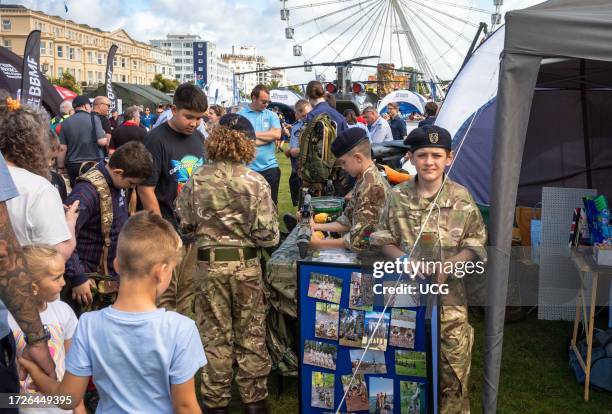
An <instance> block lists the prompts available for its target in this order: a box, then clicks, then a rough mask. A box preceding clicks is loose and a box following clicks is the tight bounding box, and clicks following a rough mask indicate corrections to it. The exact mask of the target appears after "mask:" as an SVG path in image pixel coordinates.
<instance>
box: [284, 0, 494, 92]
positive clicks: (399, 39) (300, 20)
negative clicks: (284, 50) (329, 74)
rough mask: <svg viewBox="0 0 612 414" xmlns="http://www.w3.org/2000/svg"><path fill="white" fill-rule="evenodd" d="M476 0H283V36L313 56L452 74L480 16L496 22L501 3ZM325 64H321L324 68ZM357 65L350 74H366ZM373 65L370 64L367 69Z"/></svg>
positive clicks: (436, 75) (432, 76)
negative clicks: (483, 3)
mask: <svg viewBox="0 0 612 414" xmlns="http://www.w3.org/2000/svg"><path fill="white" fill-rule="evenodd" d="M478 3H479V1H478V0H281V9H280V18H281V20H282V21H284V22H285V23H286V27H285V38H286V39H289V40H291V41H293V55H294V56H299V57H302V58H303V59H304V70H305V71H312V67H311V66H309V65H310V64H312V63H313V62H340V61H345V60H350V59H354V58H357V57H360V56H371V55H375V56H377V57H376V58H375V59H373V60H371V61H370V62H368V63H371V64H373V65H375V64H378V63H392V64H394V67H395V68H397V69H399V68H406V67H412V68H414V69H416V70H417V71H418V72H420V73H421V74H422V75H421V79H422V80H425V81H434V82H438V81H441V80H451V79H452V78H453V77H454V75H455V74H456V73H457V70H458V69H459V68H460V66H461V63H462V62H463V59H464V58H465V55H466V53H467V51H468V49H469V48H470V44H471V43H472V41H473V39H474V35H475V34H476V32H477V30H478V28H479V24H480V22H483V21H487V22H488V21H490V22H491V27H492V28H494V27H495V26H496V25H498V24H499V22H500V20H501V15H500V14H499V6H500V5H501V4H502V3H503V0H492V1H491V5H492V6H495V7H492V8H491V10H487V9H483V8H480V7H477V6H478ZM326 70H328V69H325V70H323V73H324V72H325V71H326ZM364 70H366V69H364V68H363V67H362V68H359V69H358V70H357V71H356V73H354V75H353V79H355V78H358V79H359V78H360V77H363V76H364ZM371 70H372V69H370V71H371Z"/></svg>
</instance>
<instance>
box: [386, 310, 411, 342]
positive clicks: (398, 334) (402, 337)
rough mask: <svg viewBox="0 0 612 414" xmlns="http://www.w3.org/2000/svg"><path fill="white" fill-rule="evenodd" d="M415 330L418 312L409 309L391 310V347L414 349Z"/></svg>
mask: <svg viewBox="0 0 612 414" xmlns="http://www.w3.org/2000/svg"><path fill="white" fill-rule="evenodd" d="M415 329H416V311H412V310H408V309H391V328H389V345H391V346H397V347H401V348H410V349H414V337H415Z"/></svg>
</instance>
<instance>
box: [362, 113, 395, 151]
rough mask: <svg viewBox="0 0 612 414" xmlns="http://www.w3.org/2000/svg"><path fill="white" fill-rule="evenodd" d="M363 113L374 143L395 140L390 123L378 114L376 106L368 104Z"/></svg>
mask: <svg viewBox="0 0 612 414" xmlns="http://www.w3.org/2000/svg"><path fill="white" fill-rule="evenodd" d="M362 115H363V117H364V118H365V119H366V121H368V127H369V129H370V141H371V143H372V144H380V143H382V142H386V141H392V140H393V134H392V133H391V127H390V126H389V123H388V122H387V121H386V120H385V119H384V118H383V117H382V116H380V115H379V114H378V111H377V110H376V108H374V107H373V106H368V107H367V108H365V109H364V110H363V112H362Z"/></svg>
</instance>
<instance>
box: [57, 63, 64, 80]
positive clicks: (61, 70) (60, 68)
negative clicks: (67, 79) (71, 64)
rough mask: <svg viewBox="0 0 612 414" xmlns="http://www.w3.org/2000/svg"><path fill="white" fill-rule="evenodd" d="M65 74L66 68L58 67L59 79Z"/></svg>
mask: <svg viewBox="0 0 612 414" xmlns="http://www.w3.org/2000/svg"><path fill="white" fill-rule="evenodd" d="M63 74H64V68H63V67H61V66H58V67H57V77H58V78H61V77H62V75H63Z"/></svg>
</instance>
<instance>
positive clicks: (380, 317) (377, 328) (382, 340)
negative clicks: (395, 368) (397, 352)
mask: <svg viewBox="0 0 612 414" xmlns="http://www.w3.org/2000/svg"><path fill="white" fill-rule="evenodd" d="M388 335H389V314H388V313H387V312H366V313H365V324H364V332H363V340H362V341H361V346H362V347H364V348H366V347H368V346H369V349H375V350H379V351H386V350H387V337H388ZM370 338H371V341H370ZM368 342H369V345H368Z"/></svg>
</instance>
